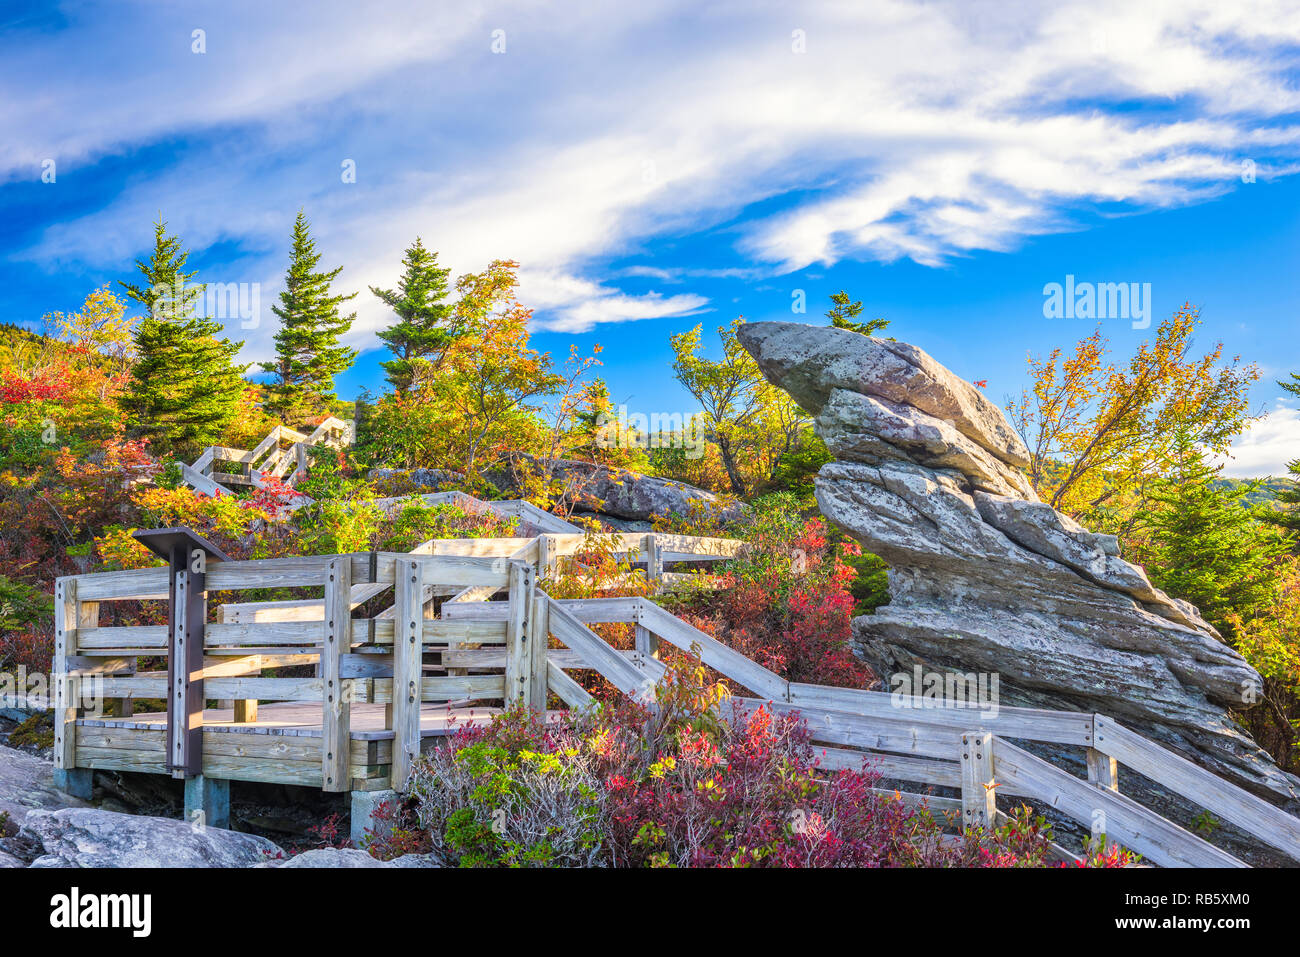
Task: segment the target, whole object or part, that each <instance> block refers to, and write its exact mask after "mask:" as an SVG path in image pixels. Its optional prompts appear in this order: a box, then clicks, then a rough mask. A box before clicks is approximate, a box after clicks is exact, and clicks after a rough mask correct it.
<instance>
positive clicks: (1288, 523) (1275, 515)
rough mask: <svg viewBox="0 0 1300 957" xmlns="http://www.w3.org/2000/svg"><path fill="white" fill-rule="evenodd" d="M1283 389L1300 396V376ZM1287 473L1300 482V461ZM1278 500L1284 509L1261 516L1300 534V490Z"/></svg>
mask: <svg viewBox="0 0 1300 957" xmlns="http://www.w3.org/2000/svg"><path fill="white" fill-rule="evenodd" d="M1278 385H1280V386H1281V387H1282V388H1284V389H1286V390H1287V391H1288V392H1290V393H1291V394H1292V395H1296V396H1300V375H1298V374H1296V373H1294V372H1293V373H1292V374H1291V381H1290V382H1286V381H1282V382H1279V383H1278ZM1286 467H1287V471H1289V472H1290V473H1291V475H1292V476H1293V477H1294V478H1295V479H1296V480H1297V481H1300V459H1293V460H1291V461H1290V462H1288V463H1287V465H1286ZM1277 500H1278V502H1279V503H1281V505H1282V508H1280V509H1276V508H1266V509H1262V510H1261V512H1260V514H1261V516H1262V517H1263V518H1264V519H1265V520H1267V521H1269V522H1271V523H1272V524H1274V525H1279V526H1281V527H1282V528H1284V529H1286V530H1287V531H1290V532H1297V533H1300V488H1295V489H1291V490H1289V491H1288V490H1284V491H1281V492H1278V493H1277Z"/></svg>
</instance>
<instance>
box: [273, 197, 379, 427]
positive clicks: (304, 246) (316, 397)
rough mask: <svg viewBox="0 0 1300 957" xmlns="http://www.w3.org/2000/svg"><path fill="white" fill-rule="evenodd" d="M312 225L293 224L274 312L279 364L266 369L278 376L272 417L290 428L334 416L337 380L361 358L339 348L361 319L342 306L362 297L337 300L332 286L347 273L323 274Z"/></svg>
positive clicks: (304, 222)
mask: <svg viewBox="0 0 1300 957" xmlns="http://www.w3.org/2000/svg"><path fill="white" fill-rule="evenodd" d="M310 229H311V223H309V222H308V221H307V216H306V214H305V213H304V212H303V211H302V210H299V211H298V218H297V219H296V220H295V221H294V224H293V247H292V250H291V252H290V257H289V271H288V273H287V274H286V275H285V281H284V286H285V288H284V291H283V292H282V293H280V304H279V305H278V306H272V307H271V311H272V312H274V313H275V314H276V315H277V316H278V317H279V318H280V330H279V331H278V332H277V333H276V334H275V353H276V358H275V361H273V362H263V363H262V364H261V365H262V369H263V370H264V371H266V372H270V373H272V374H273V375H274V378H273V379H272V380H271V382H270V383H268V384H267V387H266V390H267V401H266V411H267V412H268V413H269V414H271V415H274V416H278V417H279V418H280V420H281V421H282V422H284V423H286V424H292V425H298V424H300V423H302V422H303V421H304V420H305V419H307V418H308V417H310V416H313V415H320V414H322V413H328V412H329V411H330V403H332V402H335V401H337V399H338V397H337V396H336V395H335V394H334V377H335V376H337V375H338V374H339V373H341V372H344V371H346V370H347V369H348V368H349V367H350V366H351V365H352V361H353V360H354V359H355V358H356V357H357V353H356V350H355V349H349V348H348V347H346V346H342V345H340V344H339V339H340V338H341V337H342V336H343V335H344V334H345V333H346V332H347V331H348V330H349V329H350V328H352V321H353V320H354V319H356V313H355V312H354V313H352V314H350V315H347V316H341V315H339V304H340V303H343V302H347V301H348V300H349V299H353V298H355V297H356V293H352V294H351V295H348V296H335V295H332V294H331V289H330V284H331V283H332V282H333V281H334V279H335V277H337V276H338V274H339V273H340V272H342V271H343V267H342V266H339V267H338V268H337V269H333V270H331V271H329V272H320V271H318V270H317V268H316V267H317V265H318V264H319V263H320V258H321V257H320V253H318V252H316V242H315V240H313V239H312V238H311V233H310Z"/></svg>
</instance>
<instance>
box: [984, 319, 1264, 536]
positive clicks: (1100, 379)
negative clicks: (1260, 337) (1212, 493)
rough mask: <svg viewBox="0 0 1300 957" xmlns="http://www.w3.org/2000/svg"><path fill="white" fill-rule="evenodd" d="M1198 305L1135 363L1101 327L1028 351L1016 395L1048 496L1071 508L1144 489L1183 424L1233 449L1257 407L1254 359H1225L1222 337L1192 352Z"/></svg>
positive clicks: (1032, 475) (1037, 480)
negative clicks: (1114, 357) (1115, 350)
mask: <svg viewBox="0 0 1300 957" xmlns="http://www.w3.org/2000/svg"><path fill="white" fill-rule="evenodd" d="M1200 321H1201V320H1200V314H1199V312H1198V310H1197V309H1195V308H1193V307H1192V306H1190V305H1184V306H1183V307H1182V308H1181V309H1179V310H1178V311H1177V312H1175V313H1174V314H1173V315H1172V316H1170V317H1169V318H1168V319H1166V320H1165V321H1163V322H1162V323H1161V324H1160V328H1159V329H1158V330H1157V331H1156V336H1155V341H1154V342H1143V343H1142V344H1141V345H1140V346H1139V347H1138V349H1137V351H1136V353H1135V354H1134V355H1133V357H1132V358H1131V359H1130V360H1129V361H1128V363H1127V364H1123V365H1116V364H1114V363H1110V362H1108V361H1107V355H1108V351H1109V350H1108V343H1107V340H1106V339H1105V338H1103V337H1102V335H1101V331H1100V330H1098V331H1096V332H1094V333H1093V334H1092V335H1091V336H1089V337H1088V338H1086V339H1083V340H1082V341H1080V342H1079V343H1078V345H1077V346H1076V347H1075V349H1074V352H1073V354H1072V355H1069V356H1068V357H1067V356H1064V355H1063V353H1062V350H1060V349H1056V350H1054V351H1053V352H1052V353H1051V355H1050V356H1048V357H1047V358H1046V359H1036V358H1034V357H1032V356H1031V357H1030V358H1029V373H1030V378H1031V380H1032V385H1031V386H1030V388H1029V389H1026V390H1025V391H1024V392H1023V393H1022V395H1021V398H1020V400H1019V401H1018V402H1017V401H1013V402H1011V403H1009V404H1008V406H1007V412H1008V414H1009V416H1010V418H1011V421H1012V423H1013V424H1014V425H1015V426H1016V428H1017V430H1018V431H1019V432H1020V435H1021V437H1022V438H1023V439H1024V441H1025V444H1026V445H1027V446H1028V447H1029V453H1030V458H1031V463H1030V467H1029V480H1030V482H1031V483H1032V484H1033V486H1034V489H1035V490H1036V491H1037V492H1038V494H1039V497H1040V498H1042V499H1043V501H1045V502H1048V503H1050V504H1051V505H1052V506H1053V507H1055V508H1057V509H1059V510H1060V511H1063V512H1065V513H1067V514H1069V515H1072V516H1076V517H1079V516H1083V515H1086V514H1087V513H1088V512H1089V511H1090V510H1092V509H1095V508H1097V507H1098V506H1099V505H1101V504H1102V503H1104V502H1107V501H1109V500H1111V499H1112V498H1114V497H1116V496H1123V495H1126V494H1128V493H1130V492H1133V491H1135V490H1139V491H1140V490H1141V489H1142V488H1143V487H1145V485H1146V483H1147V482H1148V481H1149V480H1150V479H1151V478H1153V477H1154V476H1157V475H1160V474H1161V473H1163V472H1164V471H1166V470H1167V469H1168V468H1169V467H1170V466H1171V465H1172V464H1173V462H1174V459H1175V457H1176V455H1177V438H1178V436H1179V435H1180V433H1181V434H1187V435H1190V436H1191V437H1192V441H1193V442H1194V443H1195V444H1196V445H1198V446H1200V447H1202V448H1204V449H1206V450H1208V451H1210V452H1214V453H1223V452H1226V451H1227V449H1228V446H1229V445H1230V444H1231V442H1232V440H1233V438H1235V437H1236V436H1237V435H1238V434H1240V432H1241V431H1242V429H1244V428H1245V427H1246V425H1248V424H1249V423H1250V422H1251V421H1252V420H1253V417H1252V416H1250V415H1249V414H1248V411H1247V402H1248V395H1247V393H1248V390H1249V388H1250V385H1251V383H1253V382H1254V381H1255V380H1256V379H1258V378H1259V370H1258V369H1257V367H1256V366H1255V365H1253V364H1251V365H1244V366H1243V365H1241V364H1240V361H1239V360H1238V359H1233V360H1232V361H1231V362H1230V363H1226V364H1222V365H1221V364H1220V360H1221V358H1222V354H1223V344H1222V343H1219V344H1218V345H1216V346H1215V347H1214V348H1213V349H1211V350H1210V351H1209V352H1207V353H1206V354H1205V355H1203V356H1200V357H1194V356H1193V355H1192V354H1191V353H1192V339H1191V336H1192V332H1193V331H1194V330H1195V329H1196V327H1197V326H1198V325H1199V324H1200Z"/></svg>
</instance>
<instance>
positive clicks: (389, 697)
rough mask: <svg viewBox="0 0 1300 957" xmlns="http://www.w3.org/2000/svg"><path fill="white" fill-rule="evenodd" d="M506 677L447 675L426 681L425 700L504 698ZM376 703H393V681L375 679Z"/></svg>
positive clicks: (422, 693) (422, 695)
mask: <svg viewBox="0 0 1300 957" xmlns="http://www.w3.org/2000/svg"><path fill="white" fill-rule="evenodd" d="M505 691H506V682H505V676H504V675H499V674H496V675H446V676H443V677H436V676H434V677H428V678H422V679H421V681H420V700H421V701H460V700H469V699H489V698H504V697H505ZM370 701H371V702H373V703H374V704H393V705H394V706H396V702H395V701H394V700H393V679H392V678H375V679H373V682H372V687H371V691H370Z"/></svg>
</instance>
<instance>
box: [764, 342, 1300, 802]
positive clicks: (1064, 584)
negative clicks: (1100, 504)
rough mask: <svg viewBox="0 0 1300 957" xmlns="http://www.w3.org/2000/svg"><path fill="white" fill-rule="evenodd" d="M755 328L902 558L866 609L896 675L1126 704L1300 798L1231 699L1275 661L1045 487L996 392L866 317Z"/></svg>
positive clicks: (872, 639)
mask: <svg viewBox="0 0 1300 957" xmlns="http://www.w3.org/2000/svg"><path fill="white" fill-rule="evenodd" d="M739 338H740V341H741V343H742V344H743V345H744V346H745V348H746V349H748V350H749V352H750V353H751V354H752V355H753V356H754V358H755V359H756V360H757V362H758V365H759V367H760V368H761V369H762V370H763V373H764V375H766V376H767V378H768V379H769V380H770V381H771V382H773V383H774V384H775V385H777V386H779V387H781V388H783V389H785V390H786V391H787V392H789V393H790V394H791V395H792V396H794V398H795V399H796V400H797V401H798V402H799V403H800V405H802V406H803V407H804V408H806V409H807V410H808V411H809V412H810V413H812V414H813V415H814V416H815V417H816V418H815V423H814V424H815V428H816V430H817V432H818V434H819V435H820V436H821V437H822V439H823V440H824V441H825V442H826V444H827V446H828V448H830V450H831V451H832V453H833V454H834V455H835V456H836V461H833V462H829V463H827V464H826V465H825V466H823V467H822V469H821V471H820V473H819V474H818V476H817V481H816V493H817V502H818V505H819V507H820V508H821V511H822V513H823V514H824V515H825V516H826V517H827V519H829V520H830V521H831V522H832V523H834V524H835V525H836V526H838V527H839V528H841V529H843V530H844V531H846V532H847V533H849V534H850V535H852V536H853V537H854V538H856V539H857V540H858V541H860V542H861V543H862V545H863V547H864V548H865V549H866V550H868V551H871V552H874V553H875V554H877V555H879V556H880V557H881V558H883V559H884V560H885V561H886V562H887V563H888V564H889V566H890V569H889V585H890V601H889V604H887V605H884V606H882V607H880V608H878V609H876V611H875V613H874V614H871V615H866V616H861V617H859V618H857V619H855V620H854V623H853V630H854V645H855V651H856V652H857V653H858V654H859V655H860V656H861V657H862V658H863V659H865V660H866V661H867V662H868V663H869V664H870V665H871V666H872V668H873V669H874V670H875V671H876V673H877V674H879V675H881V676H883V677H884V678H885V681H886V684H887V685H888V682H889V678H890V676H892V675H895V674H899V673H904V674H911V673H912V670H913V668H914V667H915V666H920V667H921V668H922V669H923V670H924V671H936V672H940V673H943V672H951V671H959V672H962V673H969V672H971V671H983V672H988V673H991V674H997V675H998V676H999V689H1000V698H1001V702H1002V703H1003V704H1009V705H1025V706H1032V707H1042V708H1054V709H1062V710H1083V711H1093V712H1098V713H1102V714H1106V715H1109V716H1112V717H1114V718H1116V719H1117V720H1119V721H1121V722H1122V723H1124V724H1126V725H1128V726H1129V727H1131V728H1133V729H1134V730H1135V731H1138V732H1140V733H1142V734H1144V735H1146V736H1148V737H1150V738H1152V739H1154V740H1157V741H1159V742H1161V743H1162V744H1164V745H1165V746H1167V747H1169V748H1171V749H1173V750H1175V751H1178V752H1181V753H1182V754H1184V755H1186V756H1188V757H1189V758H1191V759H1192V760H1195V761H1196V762H1197V763H1199V764H1201V765H1203V766H1205V767H1207V768H1209V769H1210V770H1212V771H1214V772H1216V773H1218V774H1220V775H1223V776H1224V777H1226V778H1228V779H1230V780H1232V781H1234V782H1235V783H1237V784H1239V785H1241V786H1243V787H1246V788H1248V789H1250V790H1252V791H1254V792H1255V793H1258V794H1260V795H1261V796H1264V797H1266V798H1269V799H1270V800H1273V801H1275V802H1277V803H1279V804H1281V805H1283V806H1284V807H1288V808H1289V809H1296V808H1300V780H1298V779H1296V778H1295V777H1294V776H1292V775H1289V774H1286V773H1284V772H1283V771H1281V770H1280V769H1279V768H1278V767H1277V766H1276V765H1275V764H1274V762H1273V761H1272V759H1271V758H1270V757H1269V755H1268V754H1267V752H1265V751H1264V750H1263V749H1262V748H1260V747H1259V746H1258V745H1257V744H1256V743H1255V742H1254V741H1253V740H1252V739H1251V738H1250V737H1249V736H1248V735H1246V734H1244V733H1243V732H1242V731H1241V730H1240V729H1239V728H1238V726H1237V725H1236V723H1235V722H1234V721H1233V719H1232V717H1231V716H1230V715H1229V713H1228V709H1230V708H1240V707H1242V706H1243V702H1244V700H1245V696H1246V693H1247V692H1248V691H1249V690H1251V689H1258V688H1259V687H1260V683H1261V682H1260V678H1259V675H1258V674H1257V673H1256V672H1255V670H1254V669H1253V668H1251V667H1250V665H1248V664H1247V663H1246V661H1245V660H1244V659H1243V658H1242V657H1241V656H1240V655H1239V654H1237V652H1236V651H1234V650H1233V649H1232V648H1230V647H1228V646H1227V645H1226V644H1225V643H1224V642H1223V641H1222V639H1221V638H1220V636H1219V635H1218V633H1217V632H1216V631H1215V630H1214V628H1213V627H1211V626H1210V625H1209V624H1208V623H1207V622H1205V621H1204V619H1202V618H1201V616H1200V614H1199V613H1198V612H1197V610H1196V609H1195V608H1193V607H1192V606H1191V605H1189V604H1187V603H1186V602H1182V601H1176V600H1174V599H1171V598H1170V597H1169V596H1168V595H1166V594H1164V593H1163V592H1162V591H1160V590H1159V589H1157V588H1155V587H1153V586H1152V585H1151V582H1150V581H1149V579H1148V578H1147V575H1146V573H1145V571H1144V570H1143V569H1142V568H1140V567H1138V566H1136V565H1133V564H1130V563H1129V562H1126V561H1124V559H1123V558H1121V557H1120V555H1119V544H1118V542H1117V540H1116V539H1115V538H1114V537H1113V536H1108V535H1096V534H1093V533H1091V532H1089V531H1088V530H1087V529H1085V528H1083V527H1082V526H1080V525H1079V524H1078V523H1077V522H1075V521H1073V520H1072V519H1070V518H1069V517H1068V516H1066V515H1063V514H1061V513H1060V512H1057V511H1056V510H1055V509H1053V508H1052V507H1051V506H1049V505H1046V504H1044V503H1042V502H1040V501H1039V500H1038V498H1037V496H1036V495H1035V494H1034V492H1033V490H1032V489H1031V488H1030V487H1029V485H1028V483H1027V482H1026V480H1025V478H1024V476H1023V475H1022V474H1021V473H1020V471H1019V466H1022V465H1024V464H1026V463H1027V461H1028V454H1027V452H1026V450H1025V447H1024V444H1023V443H1022V442H1021V440H1020V438H1019V437H1018V436H1017V435H1016V434H1015V432H1014V430H1013V429H1012V428H1011V426H1010V424H1009V423H1008V422H1007V421H1006V419H1005V417H1004V416H1003V414H1002V412H1001V411H1000V410H999V409H997V407H996V406H994V405H993V404H992V403H991V402H989V401H988V400H987V399H986V398H985V397H984V396H983V394H982V393H981V392H980V391H979V390H978V389H976V388H975V387H974V386H972V385H971V384H970V383H968V382H965V381H963V380H962V379H960V378H958V377H957V376H956V375H954V374H953V373H952V372H950V371H949V370H947V369H945V368H944V367H943V366H941V365H939V363H937V362H936V361H935V360H934V359H932V358H931V357H930V356H928V355H926V354H925V353H924V352H922V351H921V350H920V349H918V348H916V347H915V346H910V345H907V344H905V343H899V342H893V341H888V340H883V339H876V338H872V337H869V336H862V335H859V334H857V333H854V332H849V331H847V330H840V329H835V328H825V327H820V328H819V327H814V326H808V325H803V324H799V323H789V322H762V323H753V324H748V325H744V326H741V327H740V331H739ZM1135 783H1136V782H1135ZM1139 789H1140V785H1139ZM1146 796H1147V797H1150V798H1153V799H1155V800H1156V802H1157V803H1159V802H1160V800H1162V798H1161V796H1160V794H1159V793H1158V789H1153V790H1150V791H1148V792H1147V794H1146ZM1163 799H1168V795H1164V798H1163Z"/></svg>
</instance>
